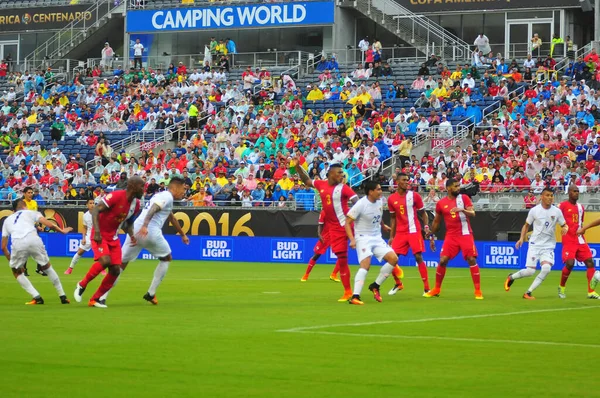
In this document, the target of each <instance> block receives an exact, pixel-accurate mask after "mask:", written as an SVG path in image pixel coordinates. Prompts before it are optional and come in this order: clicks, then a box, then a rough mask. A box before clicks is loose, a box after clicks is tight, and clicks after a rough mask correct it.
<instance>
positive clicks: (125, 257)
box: [121, 231, 171, 263]
mask: <svg viewBox="0 0 600 398" xmlns="http://www.w3.org/2000/svg"><path fill="white" fill-rule="evenodd" d="M136 232H137V231H136ZM136 238H137V245H135V246H131V238H130V237H129V235H127V239H125V243H123V250H122V252H123V254H122V256H121V261H122V262H124V263H130V262H132V261H134V260H135V259H136V258H137V257H138V256H139V255H140V252H141V251H142V249H146V250H148V251H149V252H150V254H152V255H153V256H154V257H157V258H161V257H166V256H168V255H169V254H171V247H170V246H169V243H168V242H167V240H166V239H165V237H164V236H163V235H162V232H158V233H156V232H153V231H148V235H146V237H145V238H143V239H142V238H140V237H139V236H137V235H136Z"/></svg>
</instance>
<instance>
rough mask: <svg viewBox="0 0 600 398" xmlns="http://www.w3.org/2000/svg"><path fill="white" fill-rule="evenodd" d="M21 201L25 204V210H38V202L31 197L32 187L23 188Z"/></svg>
mask: <svg viewBox="0 0 600 398" xmlns="http://www.w3.org/2000/svg"><path fill="white" fill-rule="evenodd" d="M23 201H24V202H25V204H26V205H27V210H34V211H37V210H38V204H37V202H36V201H35V200H34V199H33V188H31V187H27V188H25V189H24V190H23Z"/></svg>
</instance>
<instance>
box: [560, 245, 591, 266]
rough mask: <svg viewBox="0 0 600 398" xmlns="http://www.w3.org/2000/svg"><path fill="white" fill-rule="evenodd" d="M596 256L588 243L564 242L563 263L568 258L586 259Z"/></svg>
mask: <svg viewBox="0 0 600 398" xmlns="http://www.w3.org/2000/svg"><path fill="white" fill-rule="evenodd" d="M590 258H594V256H593V254H592V251H591V250H590V247H589V246H588V244H587V243H565V242H563V248H562V259H563V263H565V262H567V260H577V261H585V260H587V259H590Z"/></svg>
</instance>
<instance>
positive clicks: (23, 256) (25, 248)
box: [8, 234, 50, 269]
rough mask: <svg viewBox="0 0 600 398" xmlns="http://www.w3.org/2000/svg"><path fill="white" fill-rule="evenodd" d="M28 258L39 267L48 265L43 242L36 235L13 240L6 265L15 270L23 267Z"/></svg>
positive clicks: (48, 260)
mask: <svg viewBox="0 0 600 398" xmlns="http://www.w3.org/2000/svg"><path fill="white" fill-rule="evenodd" d="M29 257H31V258H33V259H34V260H35V262H36V263H38V264H41V265H46V264H48V263H50V259H49V258H48V253H47V252H46V248H45V247H44V242H42V239H40V237H39V236H37V235H36V234H30V235H27V236H26V237H24V238H23V239H13V240H12V247H11V250H10V262H9V264H8V265H9V266H10V268H13V269H17V268H19V267H21V266H23V265H25V264H26V263H27V260H28V259H29Z"/></svg>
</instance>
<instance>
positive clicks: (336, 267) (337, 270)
mask: <svg viewBox="0 0 600 398" xmlns="http://www.w3.org/2000/svg"><path fill="white" fill-rule="evenodd" d="M338 272H340V265H339V264H338V263H337V262H336V263H335V267H334V268H333V271H331V275H337V274H338Z"/></svg>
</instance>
